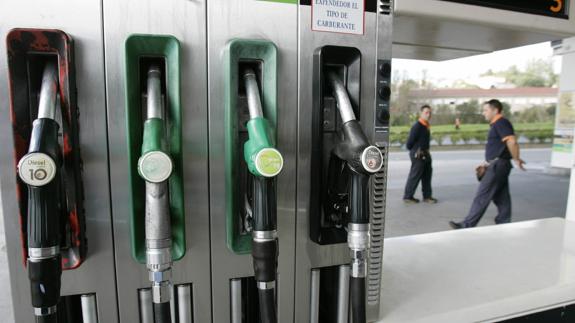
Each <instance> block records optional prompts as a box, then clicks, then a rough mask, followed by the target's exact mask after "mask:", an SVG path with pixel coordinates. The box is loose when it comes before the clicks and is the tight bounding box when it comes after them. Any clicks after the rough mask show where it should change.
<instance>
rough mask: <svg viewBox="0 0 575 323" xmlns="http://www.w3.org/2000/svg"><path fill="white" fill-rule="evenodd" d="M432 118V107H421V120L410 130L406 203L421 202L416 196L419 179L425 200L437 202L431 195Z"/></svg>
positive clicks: (404, 195) (407, 145) (404, 196)
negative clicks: (430, 149) (430, 128)
mask: <svg viewBox="0 0 575 323" xmlns="http://www.w3.org/2000/svg"><path fill="white" fill-rule="evenodd" d="M430 119H431V107H430V106H429V105H424V106H422V107H421V113H420V114H419V120H417V122H416V123H414V124H413V126H412V127H411V131H410V132H409V138H408V139H407V143H406V147H407V149H409V159H411V169H410V170H409V176H408V177H407V183H406V184H405V192H404V194H403V201H404V202H405V203H419V200H418V199H416V198H414V197H413V195H414V194H415V190H416V189H417V185H418V184H419V181H421V189H422V191H423V201H424V202H427V203H437V200H436V199H434V198H433V197H432V195H431V174H432V171H433V170H432V168H431V154H430V153H429V140H430V138H431V133H430V131H429V127H430V126H429V120H430Z"/></svg>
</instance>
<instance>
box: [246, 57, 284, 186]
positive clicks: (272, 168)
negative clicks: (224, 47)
mask: <svg viewBox="0 0 575 323" xmlns="http://www.w3.org/2000/svg"><path fill="white" fill-rule="evenodd" d="M243 77H244V81H245V85H246V95H247V98H248V109H249V113H250V120H249V121H248V122H247V125H246V127H247V129H248V137H249V140H248V141H246V143H245V144H244V159H245V161H246V163H247V165H248V169H249V170H250V172H251V173H252V174H253V175H254V176H263V177H274V176H276V175H277V174H279V173H280V172H281V170H282V168H283V157H282V154H281V153H280V152H279V151H278V150H277V149H275V148H274V143H273V141H272V136H271V131H270V126H269V124H268V121H267V120H266V119H265V118H264V115H263V112H262V105H261V100H260V92H259V89H258V83H257V79H256V74H255V73H254V71H253V70H252V69H249V68H248V69H246V70H245V71H244V75H243Z"/></svg>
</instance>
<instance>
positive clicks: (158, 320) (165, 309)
mask: <svg viewBox="0 0 575 323" xmlns="http://www.w3.org/2000/svg"><path fill="white" fill-rule="evenodd" d="M171 322H172V311H171V308H170V302H165V303H154V323H171Z"/></svg>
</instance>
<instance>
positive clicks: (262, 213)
mask: <svg viewBox="0 0 575 323" xmlns="http://www.w3.org/2000/svg"><path fill="white" fill-rule="evenodd" d="M243 79H244V82H245V88H246V96H247V100H248V109H249V114H250V120H249V121H248V122H247V125H246V126H247V129H248V137H249V140H248V141H246V143H245V144H244V159H245V161H246V163H247V165H248V169H249V171H250V172H251V173H252V175H253V205H252V217H253V231H252V257H253V262H254V274H255V280H256V282H257V288H258V295H259V304H260V314H261V315H260V317H261V320H262V322H264V323H270V322H271V323H274V322H277V315H276V304H275V287H276V276H277V259H278V249H279V247H278V237H277V214H276V188H275V176H277V175H278V174H279V173H280V172H281V170H282V168H283V157H282V155H281V153H280V152H279V151H278V150H277V149H276V148H274V143H273V141H272V136H271V132H270V127H269V124H268V122H267V120H266V119H265V118H264V115H263V111H262V105H261V100H260V92H259V88H258V83H257V77H256V74H255V72H254V70H253V69H251V68H246V69H245V70H244V71H243Z"/></svg>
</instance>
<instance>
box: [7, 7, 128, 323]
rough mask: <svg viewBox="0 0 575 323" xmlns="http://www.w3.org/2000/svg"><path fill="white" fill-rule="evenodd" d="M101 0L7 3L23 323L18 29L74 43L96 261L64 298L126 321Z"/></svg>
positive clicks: (13, 230) (10, 245)
mask: <svg viewBox="0 0 575 323" xmlns="http://www.w3.org/2000/svg"><path fill="white" fill-rule="evenodd" d="M101 14H102V4H101V1H100V0H85V1H67V0H51V1H41V0H3V1H0V56H1V58H0V72H1V73H0V146H1V147H5V148H6V149H3V150H2V151H1V152H0V165H1V185H2V201H3V214H4V225H5V230H6V247H7V254H8V264H9V270H10V279H11V286H12V302H13V307H14V315H15V320H16V322H32V321H33V320H34V318H33V312H32V308H31V303H30V290H29V282H28V277H27V271H26V270H25V269H24V267H23V265H22V261H23V259H22V252H21V242H20V225H19V223H18V217H17V216H16V215H17V214H18V206H17V204H16V190H15V187H16V183H15V179H16V177H15V167H14V161H13V159H12V157H13V156H12V153H11V149H9V148H8V147H11V146H12V134H11V125H10V118H9V115H10V114H9V110H8V109H9V103H8V82H7V72H6V71H7V65H6V64H7V60H6V56H5V55H6V46H5V39H6V34H7V33H8V31H9V30H10V29H12V28H16V27H26V28H49V29H60V30H62V31H64V32H66V33H68V34H69V35H70V36H71V37H72V38H73V39H74V49H75V65H76V81H77V88H78V106H79V109H80V117H79V123H80V144H81V150H82V159H83V161H84V167H83V168H84V172H83V182H84V194H85V201H84V208H85V210H86V229H87V239H88V254H87V258H86V261H85V262H84V263H83V264H82V265H81V266H80V267H79V268H78V269H75V270H67V271H65V272H64V273H63V274H62V295H70V294H86V293H95V294H96V298H97V303H98V318H99V319H100V321H101V322H110V323H113V322H118V316H117V301H116V292H115V280H114V263H113V261H114V255H113V238H112V226H111V220H110V201H109V198H110V195H109V194H110V193H109V182H108V168H107V166H108V159H107V153H108V151H107V144H106V131H107V129H106V106H105V88H104V82H105V78H104V55H103V42H102V16H101Z"/></svg>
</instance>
